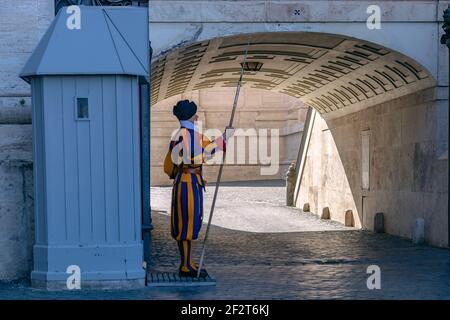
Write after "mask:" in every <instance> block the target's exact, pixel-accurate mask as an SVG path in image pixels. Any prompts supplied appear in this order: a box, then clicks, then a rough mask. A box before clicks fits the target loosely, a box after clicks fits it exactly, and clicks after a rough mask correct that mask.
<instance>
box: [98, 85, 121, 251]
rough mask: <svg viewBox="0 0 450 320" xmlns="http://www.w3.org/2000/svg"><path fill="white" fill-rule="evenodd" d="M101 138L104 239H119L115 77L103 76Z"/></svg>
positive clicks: (113, 240)
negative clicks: (103, 187) (102, 143)
mask: <svg viewBox="0 0 450 320" xmlns="http://www.w3.org/2000/svg"><path fill="white" fill-rule="evenodd" d="M102 86H103V89H102V93H103V139H104V148H103V153H104V161H105V164H104V175H105V211H106V212H105V215H106V216H105V223H106V240H107V241H108V242H110V243H111V242H115V241H119V210H118V208H119V206H118V202H119V194H118V185H117V183H118V182H117V174H118V173H117V127H116V123H117V113H116V91H115V90H116V78H115V77H114V76H105V77H103V83H102Z"/></svg>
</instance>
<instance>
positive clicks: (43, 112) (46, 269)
mask: <svg viewBox="0 0 450 320" xmlns="http://www.w3.org/2000/svg"><path fill="white" fill-rule="evenodd" d="M77 19H78V20H77ZM149 50H150V48H149V37H148V15H147V9H146V8H133V7H121V8H114V7H85V6H79V7H70V8H69V9H67V8H62V9H61V10H60V11H59V13H58V14H57V16H56V18H55V20H54V21H53V23H52V24H51V26H50V27H49V29H48V30H47V32H46V33H45V35H44V36H43V38H42V40H41V41H40V43H39V44H38V46H37V47H36V49H35V50H34V52H33V53H32V55H31V57H30V58H29V60H28V62H27V63H26V65H25V67H24V68H23V71H22V73H21V75H20V76H21V77H22V78H23V79H24V80H25V81H27V82H29V83H31V90H32V101H33V115H32V120H33V154H34V155H33V160H34V184H35V186H34V189H35V202H34V204H35V232H36V236H35V237H36V243H35V245H34V268H33V271H32V273H31V279H32V284H33V285H35V286H44V287H47V288H50V287H54V286H56V287H60V286H63V287H65V286H66V285H67V286H70V285H71V284H73V283H76V281H78V280H81V286H83V285H94V286H96V285H105V286H107V287H109V286H115V285H118V286H119V287H123V286H126V287H129V286H135V285H137V286H140V285H143V284H144V279H145V271H144V269H143V242H142V229H141V228H142V221H141V219H142V211H143V210H145V204H144V201H143V199H145V198H146V197H145V196H144V197H143V192H142V190H143V181H144V180H145V179H142V175H141V171H143V169H141V166H142V157H141V156H142V148H143V146H142V145H141V138H142V137H141V134H142V132H141V129H142V128H141V113H142V110H143V109H145V108H147V109H148V105H145V104H146V103H147V104H148V100H147V99H148V97H147V98H145V97H146V95H147V94H148V90H147V89H148V82H147V81H148V70H149V55H150V51H149ZM143 90H146V92H143ZM143 97H144V98H143ZM145 100H146V101H145ZM144 171H145V170H144ZM144 187H145V188H147V186H144ZM143 208H144V209H143ZM77 271H80V273H79V274H77ZM72 273H73V274H72ZM78 276H79V277H78ZM69 277H71V278H70V279H69V280H70V281H67V280H68V278H69ZM77 277H78V278H77ZM72 280H73V282H71V281H72Z"/></svg>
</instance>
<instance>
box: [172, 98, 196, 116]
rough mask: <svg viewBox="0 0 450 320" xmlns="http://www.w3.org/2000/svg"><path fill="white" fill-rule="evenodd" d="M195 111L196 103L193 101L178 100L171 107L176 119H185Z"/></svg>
mask: <svg viewBox="0 0 450 320" xmlns="http://www.w3.org/2000/svg"><path fill="white" fill-rule="evenodd" d="M196 113H197V105H196V104H195V102H193V101H189V100H180V101H178V102H177V104H176V105H175V106H174V107H173V114H174V116H175V117H177V118H178V120H187V119H189V118H191V117H192V116H193V115H194V114H196Z"/></svg>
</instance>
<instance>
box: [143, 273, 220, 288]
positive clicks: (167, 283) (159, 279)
mask: <svg viewBox="0 0 450 320" xmlns="http://www.w3.org/2000/svg"><path fill="white" fill-rule="evenodd" d="M215 285H216V279H214V278H211V277H210V276H209V275H208V276H207V277H206V278H203V279H196V278H188V277H180V276H179V275H178V273H175V272H149V273H148V275H147V286H148V287H195V286H215Z"/></svg>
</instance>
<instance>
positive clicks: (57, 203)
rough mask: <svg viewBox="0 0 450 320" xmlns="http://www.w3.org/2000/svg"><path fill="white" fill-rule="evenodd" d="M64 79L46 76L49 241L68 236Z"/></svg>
mask: <svg viewBox="0 0 450 320" xmlns="http://www.w3.org/2000/svg"><path fill="white" fill-rule="evenodd" d="M61 93H62V90H61V79H60V78H59V77H44V122H45V128H44V131H45V147H46V149H45V159H46V160H45V162H46V169H47V170H46V188H47V195H46V196H47V218H48V229H49V232H48V242H49V243H60V242H61V241H64V240H65V239H66V228H65V227H66V219H65V190H64V154H63V152H62V150H64V144H63V143H64V142H63V121H62V119H63V117H62V97H61Z"/></svg>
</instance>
